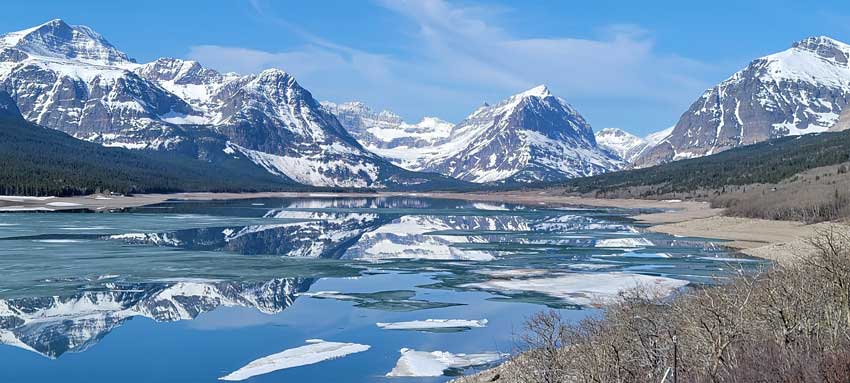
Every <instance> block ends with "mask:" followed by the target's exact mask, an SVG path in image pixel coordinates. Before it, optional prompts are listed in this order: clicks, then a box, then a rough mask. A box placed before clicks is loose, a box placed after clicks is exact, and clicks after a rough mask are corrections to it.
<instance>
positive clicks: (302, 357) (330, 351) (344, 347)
mask: <svg viewBox="0 0 850 383" xmlns="http://www.w3.org/2000/svg"><path fill="white" fill-rule="evenodd" d="M368 349H369V346H367V345H365V344H357V343H338V342H327V341H324V340H321V339H309V340H307V345H306V346H301V347H296V348H291V349H288V350H285V351H282V352H279V353H277V354H272V355H269V356H266V357H262V358H260V359H257V360H255V361H253V362H251V363H248V364H246V365H245V366H244V367H242V368H240V369H238V370H236V371H234V372H231V373H230V374H227V375H225V376H222V377H221V378H219V380H229V381H240V380H245V379H248V378H250V377H253V376H257V375H262V374H268V373H270V372H274V371H278V370H283V369H287V368H292V367H298V366H306V365H308V364H315V363H319V362H323V361H326V360H330V359H336V358H341V357H343V356H346V355H349V354H354V353H358V352H363V351H366V350H368Z"/></svg>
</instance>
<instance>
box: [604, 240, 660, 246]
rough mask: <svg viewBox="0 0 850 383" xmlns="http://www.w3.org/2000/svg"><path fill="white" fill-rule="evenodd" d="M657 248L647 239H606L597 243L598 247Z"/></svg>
mask: <svg viewBox="0 0 850 383" xmlns="http://www.w3.org/2000/svg"><path fill="white" fill-rule="evenodd" d="M644 246H655V244H654V243H652V241H650V240H648V239H646V238H606V239H600V240H598V241H596V247H644Z"/></svg>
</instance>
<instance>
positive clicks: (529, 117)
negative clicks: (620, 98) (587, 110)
mask: <svg viewBox="0 0 850 383" xmlns="http://www.w3.org/2000/svg"><path fill="white" fill-rule="evenodd" d="M436 153H437V155H435V156H434V157H433V158H431V159H430V160H428V161H427V163H426V165H425V167H424V169H425V170H428V171H435V172H439V173H442V174H446V175H449V176H452V177H455V178H459V179H462V180H466V181H472V182H496V181H504V180H509V181H515V182H536V181H555V180H562V179H566V178H571V177H578V176H587V175H593V174H598V173H602V172H606V171H610V170H614V169H618V168H619V167H620V166H621V162H620V160H619V159H617V158H615V157H614V156H612V155H610V154H609V153H608V152H607V151H605V150H603V149H601V148H600V147H599V146H598V145H597V144H596V139H595V138H594V135H593V130H592V129H591V127H590V125H589V124H588V123H587V122H586V121H585V120H584V118H583V117H582V116H581V115H580V114H579V113H578V112H577V111H576V110H575V108H573V107H572V106H571V105H569V104H568V103H567V102H566V101H564V100H563V99H561V98H558V97H555V96H553V95H552V94H551V93H550V92H549V90H548V89H547V88H546V87H545V86H538V87H535V88H532V89H529V90H527V91H524V92H520V93H518V94H516V95H513V96H511V97H508V98H507V99H505V100H503V101H501V102H499V103H498V104H496V105H493V106H484V107H481V108H478V109H477V110H476V111H475V112H473V113H472V114H471V115H469V117H467V118H466V119H464V120H463V121H461V122H460V123H459V124H457V125H456V126H455V127H454V128H453V129H452V132H451V137H450V138H449V139H448V140H446V142H445V143H443V144H441V145H440V148H439V150H437V151H436Z"/></svg>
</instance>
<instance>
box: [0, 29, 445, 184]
mask: <svg viewBox="0 0 850 383" xmlns="http://www.w3.org/2000/svg"><path fill="white" fill-rule="evenodd" d="M0 89H2V90H6V91H8V93H9V94H10V95H11V96H12V98H13V99H14V100H15V102H16V103H17V105H18V107H19V109H20V110H21V113H22V114H23V116H24V118H26V119H27V120H29V121H30V122H34V123H37V124H40V125H43V126H46V127H49V128H53V129H58V130H61V131H64V132H66V133H69V134H71V135H73V136H75V137H77V138H80V139H85V140H89V141H94V142H98V143H101V144H103V145H106V146H122V147H126V148H130V149H155V150H174V151H180V152H184V153H186V154H193V155H194V154H197V155H199V157H201V158H205V159H209V158H214V157H215V156H217V155H221V154H222V153H223V154H224V155H229V156H240V157H247V158H249V159H251V160H252V161H253V162H254V163H256V164H258V165H260V166H262V167H264V168H265V169H267V170H268V171H269V172H271V173H273V174H276V175H280V176H281V177H285V178H288V179H292V180H295V181H296V182H299V183H302V184H308V185H313V186H330V187H369V188H385V187H404V186H408V185H422V184H427V183H430V182H434V181H438V182H449V181H448V180H447V178H445V177H439V176H436V175H423V174H417V173H412V172H410V171H407V170H404V169H401V168H399V167H396V166H395V165H393V164H391V163H390V162H389V161H386V160H384V159H383V158H381V157H380V156H378V155H376V154H374V153H372V152H370V151H368V150H365V149H364V148H363V147H362V146H361V145H360V144H359V143H358V142H357V141H356V140H355V139H354V138H353V137H351V136H350V135H349V134H348V133H347V132H346V130H345V129H344V128H343V127H342V125H341V124H340V123H339V121H337V119H336V117H335V116H334V115H332V114H331V113H329V112H327V111H326V110H325V109H324V108H323V107H321V105H320V104H319V103H318V102H317V101H316V100H315V99H313V97H312V95H311V94H310V92H308V91H307V90H306V89H304V88H302V87H301V86H300V85H299V84H298V83H297V82H296V81H295V79H294V78H293V77H292V76H291V75H289V74H287V73H285V72H283V71H280V70H276V69H269V70H266V71H263V72H262V73H259V74H252V75H245V76H240V75H236V74H232V73H229V74H223V73H219V72H217V71H215V70H212V69H208V68H204V67H203V66H201V65H200V64H199V63H197V62H194V61H184V60H178V59H168V58H166V59H159V60H156V61H154V62H151V63H147V64H138V63H136V62H134V61H133V60H131V59H130V58H129V57H128V56H127V55H126V54H124V53H123V52H121V51H119V50H118V49H116V48H115V47H114V46H112V45H111V44H110V43H109V42H108V41H106V39H104V38H103V37H102V36H100V35H99V34H97V33H96V32H94V31H92V30H91V29H90V28H88V27H85V26H76V25H75V26H71V25H68V24H66V23H65V22H64V21H62V20H52V21H49V22H47V23H45V24H42V25H39V26H37V27H34V28H30V29H27V30H23V31H18V32H12V33H8V34H5V35H3V36H0ZM213 153H216V154H215V155H213Z"/></svg>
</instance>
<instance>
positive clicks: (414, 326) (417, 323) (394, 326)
mask: <svg viewBox="0 0 850 383" xmlns="http://www.w3.org/2000/svg"><path fill="white" fill-rule="evenodd" d="M376 325H377V326H378V327H380V328H382V329H384V330H437V329H469V328H475V327H486V326H487V320H486V319H480V320H466V319H425V320H414V321H408V322H394V323H381V322H379V323H376Z"/></svg>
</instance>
